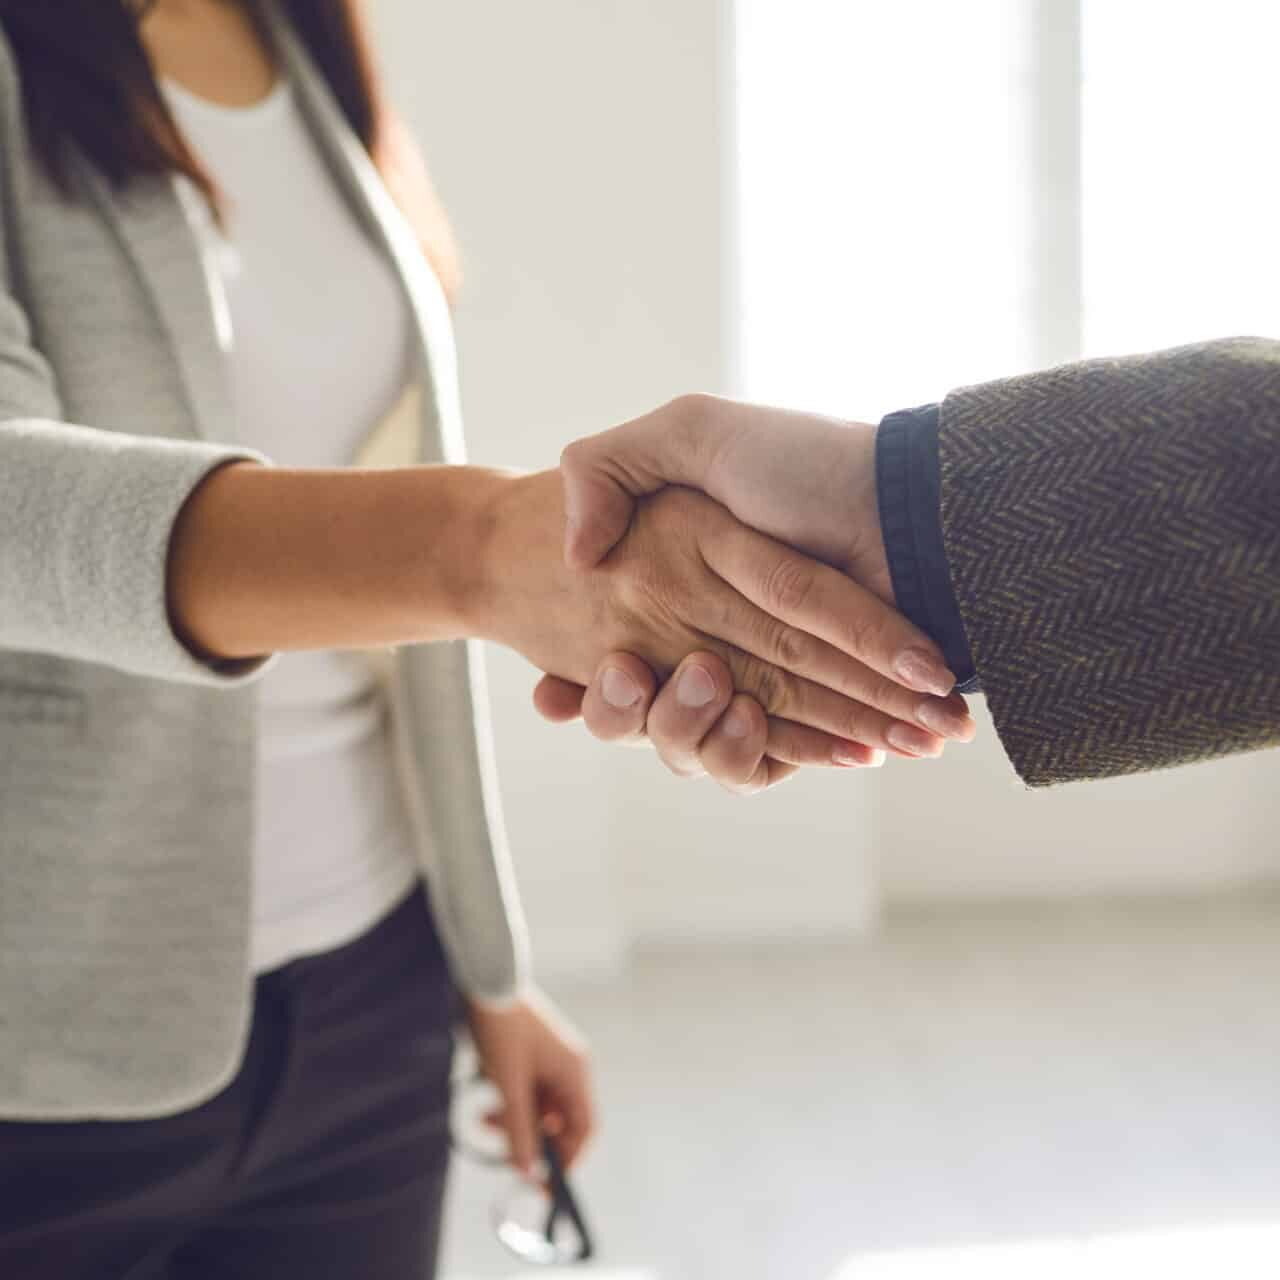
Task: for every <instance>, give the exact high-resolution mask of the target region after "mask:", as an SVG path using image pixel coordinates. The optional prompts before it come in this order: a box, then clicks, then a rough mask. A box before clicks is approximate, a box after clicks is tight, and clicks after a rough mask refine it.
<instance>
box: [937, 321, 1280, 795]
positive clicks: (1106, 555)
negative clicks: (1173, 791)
mask: <svg viewBox="0 0 1280 1280" xmlns="http://www.w3.org/2000/svg"><path fill="white" fill-rule="evenodd" d="M939 452H940V462H941V475H942V524H943V536H944V539H945V543H946V549H947V555H948V557H949V560H950V565H951V572H952V578H953V581H954V584H955V590H956V597H957V601H958V603H959V606H960V612H961V616H962V618H963V620H964V624H965V629H966V631H967V633H968V637H969V643H970V648H971V652H972V655H973V659H974V664H975V666H976V667H977V670H978V674H979V675H980V676H981V679H982V686H983V689H984V690H985V691H986V695H987V699H988V702H989V704H990V707H991V712H992V716H993V718H994V720H995V724H996V728H997V730H998V732H999V734H1000V740H1001V742H1002V743H1003V745H1004V747H1005V749H1006V750H1007V751H1008V754H1009V757H1010V759H1011V760H1012V762H1013V765H1014V768H1015V769H1016V770H1017V772H1018V774H1019V776H1020V777H1021V778H1022V779H1023V781H1024V782H1026V783H1027V784H1028V785H1030V786H1033V787H1040V786H1048V785H1051V784H1053V783H1059V782H1071V781H1076V780H1081V779H1086V778H1102V777H1109V776H1114V775H1117V774H1125V773H1134V772H1138V771H1141V770H1147V769H1159V768H1164V767H1166V766H1169V765H1175V764H1181V763H1186V762H1189V761H1193V760H1205V759H1208V758H1210V757H1213V756H1222V755H1227V754H1229V753H1232V752H1238V751H1250V750H1254V749H1257V748H1260V747H1267V746H1272V745H1275V744H1277V743H1280V342H1275V341H1271V340H1268V339H1262V338H1231V339H1225V340H1222V341H1217V342H1208V343H1203V344H1199V345H1196V346H1188V347H1179V348H1176V349H1174V350H1171V351H1163V352H1157V353H1155V354H1153V355H1144V356H1136V357H1128V358H1124V359H1114V360H1093V361H1088V362H1086V363H1083V364H1076V365H1068V366H1064V367H1063V368H1060V369H1051V370H1048V371H1047V372H1044V373H1036V374H1031V375H1029V376H1026V377H1020V378H1010V379H1007V380H1004V381H1000V382H992V383H987V384H984V385H982V386H976V387H968V388H964V389H962V390H960V391H956V392H954V393H952V394H951V395H950V396H948V397H947V399H946V400H945V401H944V402H943V405H942V410H941V418H940V433H939Z"/></svg>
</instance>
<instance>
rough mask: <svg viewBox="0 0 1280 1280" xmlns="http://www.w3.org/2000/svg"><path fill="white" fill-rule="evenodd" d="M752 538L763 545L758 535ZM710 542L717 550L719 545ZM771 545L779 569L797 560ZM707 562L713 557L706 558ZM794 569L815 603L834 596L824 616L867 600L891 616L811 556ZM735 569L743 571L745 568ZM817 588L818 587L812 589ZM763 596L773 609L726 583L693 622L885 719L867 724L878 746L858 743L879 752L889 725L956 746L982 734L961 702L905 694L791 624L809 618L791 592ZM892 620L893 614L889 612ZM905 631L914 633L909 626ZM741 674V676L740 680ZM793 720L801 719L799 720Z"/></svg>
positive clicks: (707, 597)
mask: <svg viewBox="0 0 1280 1280" xmlns="http://www.w3.org/2000/svg"><path fill="white" fill-rule="evenodd" d="M751 536H752V537H756V535H754V534H753V535H751ZM711 541H712V542H715V541H716V539H711ZM764 541H765V547H764V548H763V552H764V554H765V555H766V558H767V557H768V556H769V555H774V556H775V562H778V561H777V558H776V557H777V555H781V556H783V557H792V555H793V553H792V552H790V551H789V550H788V549H786V548H782V549H781V550H780V551H778V552H777V553H776V554H775V552H774V550H773V548H774V547H776V546H777V544H770V543H769V542H768V540H764ZM755 550H756V554H757V555H760V554H761V552H762V548H760V547H756V548H755ZM704 554H706V553H705V551H704ZM795 561H796V563H797V565H798V566H800V567H799V569H797V572H803V573H805V574H812V575H813V576H812V577H811V578H810V580H809V581H810V584H811V585H810V586H808V587H805V588H804V591H805V592H806V593H808V597H809V598H810V599H814V598H816V597H817V594H818V592H819V591H820V590H825V589H827V588H828V587H830V589H831V594H830V596H829V600H830V603H827V604H822V603H820V604H819V605H818V607H817V608H818V613H819V614H823V613H830V614H834V613H835V612H836V611H838V609H839V608H853V609H855V610H856V609H857V608H859V607H861V604H862V603H863V601H864V598H865V601H866V602H869V606H868V607H870V608H872V609H873V610H874V612H875V613H876V614H877V615H878V614H879V613H880V612H881V611H883V610H886V609H887V606H885V605H884V604H883V603H882V602H881V601H880V600H878V599H876V597H874V596H872V595H870V593H868V592H863V591H862V588H860V587H858V586H856V585H855V584H854V583H851V582H849V581H848V580H847V579H846V578H844V576H843V575H841V574H839V573H836V572H835V570H833V569H829V568H828V567H827V566H826V565H823V564H819V563H818V562H817V561H814V560H810V559H808V558H807V557H806V556H798V557H795ZM707 562H708V564H709V565H710V566H711V568H712V569H713V570H714V569H716V565H715V564H712V562H711V557H710V556H708V557H707ZM736 567H737V568H739V569H740V568H741V567H742V566H740V565H739V566H736ZM827 574H830V575H831V578H832V579H833V580H834V581H833V582H829V581H828V580H827V579H826V577H825V575H827ZM774 581H776V579H775V580H774ZM815 582H816V583H817V584H818V585H816V586H814V585H812V584H813V583H815ZM757 585H758V584H757ZM845 588H848V589H849V590H851V591H853V592H854V593H855V595H854V597H853V598H852V601H850V600H849V599H846V598H845V597H844V595H843V591H844V589H845ZM859 593H860V594H859ZM757 595H758V596H759V597H760V598H761V599H768V600H770V602H771V603H770V604H769V605H765V604H761V603H759V602H758V601H757V600H752V599H750V598H749V597H747V596H745V595H742V594H740V593H739V592H738V591H737V590H736V588H735V587H734V586H733V584H732V583H730V582H728V581H726V580H725V579H723V578H720V579H719V580H718V581H716V582H714V583H713V585H711V586H710V587H707V588H705V589H703V590H702V591H701V593H700V594H699V597H698V599H697V601H696V605H695V610H694V614H693V617H692V619H691V620H692V621H694V622H695V623H696V624H698V625H700V626H701V627H702V628H703V629H704V630H705V631H707V632H708V633H709V634H711V635H715V636H717V637H719V638H720V639H722V640H725V641H728V642H729V643H730V644H733V645H736V646H737V647H738V648H740V649H743V650H745V651H746V652H748V653H751V654H754V655H755V656H756V657H757V658H760V659H763V660H764V661H765V662H767V663H770V664H772V665H773V666H775V667H778V668H781V669H782V670H784V671H786V672H789V673H791V674H792V675H797V676H803V677H805V678H806V679H808V680H811V681H813V682H814V683H816V684H819V685H822V686H825V687H826V688H827V689H830V690H833V691H834V692H835V693H837V694H841V695H843V696H844V697H845V698H846V699H851V700H853V701H855V702H858V703H861V704H862V705H863V706H865V707H867V708H871V709H875V710H876V711H878V712H880V713H882V714H881V716H880V718H879V720H877V719H876V718H875V717H869V718H868V723H871V724H876V723H879V724H880V736H878V737H877V738H875V739H874V740H872V739H868V738H857V739H855V740H856V741H861V742H869V743H870V744H871V745H873V746H877V747H886V746H888V745H890V744H888V743H887V742H886V740H885V737H884V731H885V730H886V729H887V727H888V723H889V721H890V720H898V721H901V722H903V723H904V724H909V725H915V726H917V727H918V728H921V729H925V730H927V731H928V732H929V733H930V734H933V735H935V736H938V737H947V738H953V739H955V740H957V741H961V742H967V741H969V740H970V739H971V738H972V737H973V736H974V734H975V733H976V732H977V727H976V725H975V724H974V723H973V719H972V717H971V716H970V715H969V713H968V709H967V708H965V707H963V703H962V702H961V703H956V702H955V701H953V700H950V699H949V698H942V697H935V696H933V695H928V694H924V695H922V694H920V693H916V692H913V691H911V690H910V689H906V688H904V687H903V686H902V685H900V684H898V683H896V682H895V681H894V680H892V679H890V678H888V677H886V676H885V675H883V674H881V673H880V672H878V671H876V670H875V669H873V668H872V667H870V666H868V665H867V664H865V663H863V662H861V661H859V660H858V659H856V658H852V657H850V656H849V655H848V654H847V653H845V652H842V651H841V650H840V649H838V648H836V646H834V645H832V644H830V643H828V642H827V641H826V640H824V639H822V638H820V637H819V636H818V635H817V634H816V633H813V632H810V631H807V630H805V629H804V628H803V627H802V626H800V625H798V624H797V623H795V622H794V621H789V620H788V619H787V618H786V617H785V616H784V614H785V612H786V610H787V609H788V608H790V609H791V613H792V617H793V618H794V617H796V616H800V615H801V614H803V610H800V611H797V610H796V608H795V607H794V606H795V602H796V600H797V599H798V598H799V597H798V596H796V595H788V593H787V590H786V588H783V587H778V586H776V585H775V586H771V587H767V588H763V589H761V590H758V591H757ZM888 612H890V613H892V612H893V611H892V610H888ZM826 625H827V627H828V629H829V630H830V628H831V625H832V624H831V622H830V620H829V618H828V621H827V623H826ZM875 625H876V624H874V623H873V624H872V632H874V630H875ZM906 625H908V626H910V624H909V623H908V624H906ZM846 630H847V631H848V632H849V634H852V624H850V625H848V626H846ZM868 634H871V633H868ZM857 643H858V644H859V645H863V647H867V648H871V647H874V644H875V643H876V642H875V641H868V642H865V644H864V642H862V641H858V642H857ZM853 647H856V646H853ZM736 674H737V673H736V672H735V676H736ZM735 683H736V681H735ZM737 687H738V689H739V690H740V691H741V692H746V693H754V692H755V690H753V689H749V688H745V687H744V686H743V685H741V684H740V683H738V686H737ZM765 709H766V710H767V711H770V712H773V713H774V714H782V715H785V714H787V713H786V711H785V710H783V709H782V708H780V707H777V706H769V705H768V704H765ZM885 717H888V719H885ZM791 718H792V719H802V717H799V716H792V717H791ZM816 727H818V728H824V729H827V730H828V731H829V732H833V733H841V732H842V730H840V729H838V728H836V727H834V726H833V725H831V724H821V725H817V726H816Z"/></svg>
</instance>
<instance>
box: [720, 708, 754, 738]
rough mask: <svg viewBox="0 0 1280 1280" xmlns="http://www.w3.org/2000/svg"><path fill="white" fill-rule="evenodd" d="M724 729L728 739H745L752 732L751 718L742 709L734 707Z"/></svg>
mask: <svg viewBox="0 0 1280 1280" xmlns="http://www.w3.org/2000/svg"><path fill="white" fill-rule="evenodd" d="M723 728H724V734H725V737H726V738H745V737H746V736H747V734H749V733H750V732H751V717H750V716H749V715H748V714H747V713H746V712H745V711H743V710H742V708H741V707H732V708H730V711H729V714H728V715H727V716H725V718H724V725H723Z"/></svg>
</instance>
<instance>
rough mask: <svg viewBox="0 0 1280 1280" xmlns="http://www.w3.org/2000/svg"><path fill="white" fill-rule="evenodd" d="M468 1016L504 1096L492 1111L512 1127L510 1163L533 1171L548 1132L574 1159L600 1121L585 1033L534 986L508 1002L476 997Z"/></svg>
mask: <svg viewBox="0 0 1280 1280" xmlns="http://www.w3.org/2000/svg"><path fill="white" fill-rule="evenodd" d="M467 1022H468V1024H469V1026H470V1029H471V1038H472V1040H473V1041H474V1042H475V1046H476V1052H477V1053H478V1054H479V1056H480V1065H481V1067H482V1069H483V1071H484V1074H485V1076H486V1078H487V1079H488V1080H489V1081H490V1082H491V1083H492V1084H493V1085H494V1086H495V1087H496V1088H497V1090H498V1092H499V1094H501V1096H502V1109H501V1110H500V1111H499V1112H497V1113H496V1114H495V1115H494V1116H492V1117H491V1119H492V1120H493V1122H494V1123H495V1124H497V1125H499V1126H500V1127H501V1128H502V1129H503V1130H504V1132H505V1133H506V1135H507V1142H508V1145H509V1147H510V1152H511V1163H512V1164H513V1165H514V1166H515V1168H516V1169H518V1170H519V1171H520V1172H521V1173H522V1174H523V1175H524V1176H525V1177H530V1176H532V1174H533V1170H534V1166H535V1165H536V1163H537V1161H538V1159H539V1153H540V1148H541V1135H542V1134H543V1133H548V1134H550V1135H551V1136H552V1137H554V1138H555V1140H556V1146H557V1149H558V1151H559V1153H560V1157H561V1159H562V1160H563V1161H564V1163H565V1166H566V1167H568V1166H570V1165H572V1164H573V1163H574V1161H575V1160H577V1159H578V1157H579V1156H580V1155H581V1154H582V1151H583V1148H584V1147H585V1145H586V1143H587V1142H588V1140H589V1139H590V1138H591V1136H592V1135H593V1134H594V1133H595V1131H596V1127H597V1125H596V1118H595V1106H594V1103H593V1102H592V1098H591V1061H590V1058H589V1057H588V1054H587V1049H586V1042H585V1041H584V1040H583V1038H582V1036H581V1035H580V1034H579V1033H578V1032H577V1031H576V1030H575V1029H574V1028H573V1027H572V1026H571V1025H570V1023H569V1022H568V1020H567V1019H566V1018H565V1017H564V1015H563V1014H561V1013H560V1012H559V1011H558V1010H557V1009H556V1008H555V1007H554V1006H553V1005H552V1004H551V1002H550V1000H548V999H547V998H546V996H544V995H542V994H541V993H540V992H536V991H535V992H532V993H530V994H529V995H527V996H526V997H525V998H524V999H523V1000H521V1001H520V1002H519V1003H517V1004H514V1005H512V1006H510V1007H506V1006H502V1007H499V1006H494V1005H485V1004H481V1003H479V1002H477V1001H472V1002H471V1003H470V1004H469V1005H468V1008H467Z"/></svg>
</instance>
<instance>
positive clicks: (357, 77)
mask: <svg viewBox="0 0 1280 1280" xmlns="http://www.w3.org/2000/svg"><path fill="white" fill-rule="evenodd" d="M242 2H243V3H244V4H245V7H246V9H248V11H249V12H250V13H251V14H253V13H256V10H257V5H258V3H259V0H242ZM151 3H152V0H0V25H3V27H4V30H5V33H6V34H7V35H8V37H9V41H10V43H11V45H12V46H13V50H14V54H15V56H16V58H17V61H18V67H19V71H20V73H21V79H22V91H23V100H24V105H25V108H26V113H27V127H28V130H29V133H30V137H31V141H32V145H33V147H34V148H35V151H36V154H37V155H38V156H39V158H40V160H41V161H42V162H43V164H44V165H45V167H46V168H47V169H48V171H49V173H50V174H51V175H52V177H53V179H54V181H55V182H56V183H57V184H58V185H59V186H60V187H61V188H62V189H63V190H64V191H65V192H67V193H68V194H71V193H72V192H73V181H72V167H71V164H70V162H69V161H70V156H71V153H72V151H73V150H76V151H79V152H81V153H82V154H83V155H84V156H85V157H86V158H87V159H88V160H89V161H90V163H92V164H93V165H94V166H95V167H96V168H97V169H98V170H99V171H100V172H101V173H102V174H104V175H105V176H106V178H107V179H108V180H109V181H110V182H111V183H112V184H113V185H115V186H117V187H122V186H125V185H127V184H128V183H129V182H130V181H131V180H133V179H135V178H139V177H143V176H146V175H149V174H150V175H156V174H166V173H178V174H182V175H184V176H185V177H187V178H189V179H190V180H191V181H192V182H193V183H195V185H196V186H197V187H198V188H199V189H200V190H201V191H202V192H203V193H204V194H205V197H206V198H207V199H208V200H209V202H210V204H211V205H212V206H213V207H214V209H215V210H217V209H218V208H219V200H218V192H217V189H216V186H215V184H214V182H213V181H212V179H211V178H210V176H209V174H208V173H207V172H206V171H205V169H204V167H203V166H202V165H201V163H200V159H199V157H198V156H196V155H195V153H194V152H193V151H192V150H191V148H190V147H189V146H188V144H187V141H186V139H185V138H184V137H183V135H182V132H181V130H180V129H179V128H178V126H177V124H176V122H175V121H174V119H173V116H172V114H171V113H170V111H169V109H168V105H167V104H166V102H165V100H164V96H163V95H162V93H161V92H160V88H159V86H158V85H157V83H156V78H155V73H154V71H153V69H152V66H151V62H150V60H149V58H148V57H147V53H146V50H145V48H144V47H143V44H142V40H141V38H140V36H139V34H138V23H139V21H140V20H141V18H142V16H143V15H144V14H145V11H146V10H147V9H149V8H150V7H151ZM281 3H282V7H283V9H284V11H285V14H286V15H287V17H288V19H289V21H290V22H291V23H292V25H293V27H294V29H295V30H296V31H297V33H298V35H299V36H300V37H301V39H302V42H303V43H304V44H305V45H306V47H307V50H308V52H309V53H310V55H311V58H312V60H313V61H314V62H315V63H316V65H317V66H318V67H319V69H320V72H321V74H322V75H323V76H324V78H325V79H326V80H327V81H328V83H329V86H330V88H331V89H332V91H333V94H334V97H335V98H336V99H337V101H338V105H339V106H340V107H341V109H342V112H343V114H344V115H345V116H346V118H347V121H348V123H349V124H350V125H351V128H352V129H353V130H354V132H355V134H356V136H357V137H358V138H359V139H360V141H361V142H362V143H363V144H364V146H365V147H366V148H367V150H368V151H369V153H370V155H371V156H372V157H373V159H374V162H375V163H376V164H377V166H378V168H379V169H380V170H381V171H382V174H383V177H384V178H385V179H386V180H387V185H388V186H389V187H390V188H391V191H392V194H393V195H394V196H395V197H396V199H397V201H398V202H399V204H400V206H401V208H402V209H403V210H404V212H405V214H406V215H407V216H408V218H409V220H410V222H411V223H412V224H413V225H414V227H415V229H416V231H417V233H418V237H419V240H420V241H421V243H422V246H423V249H424V251H425V252H426V254H427V256H428V257H429V258H430V259H431V262H432V265H433V266H434V267H435V268H436V270H437V272H438V273H439V274H440V276H441V279H442V282H443V283H444V285H445V288H446V291H448V292H449V293H450V294H452V292H453V290H454V287H455V286H456V284H457V276H458V271H457V258H456V250H455V248H454V243H453V238H452V235H451V233H450V230H449V225H448V222H447V220H446V218H445V216H444V211H443V209H442V208H441V206H440V204H439V201H438V200H437V199H436V196H435V192H434V190H433V189H432V187H431V183H430V180H429V179H428V177H427V173H426V169H425V166H424V165H423V164H422V161H421V157H420V156H419V155H418V153H417V150H416V148H415V147H414V145H413V143H412V141H411V140H410V138H409V135H408V133H407V132H406V131H405V129H404V128H403V127H402V126H401V124H400V122H399V120H398V119H396V118H395V116H394V115H393V114H392V112H391V111H390V109H389V107H388V105H387V102H386V100H385V98H384V95H383V91H382V85H381V82H380V80H379V79H378V76H377V74H376V69H375V66H374V62H373V58H372V56H371V52H370V45H369V39H368V29H367V25H366V22H365V18H364V14H363V12H362V10H361V6H360V3H359V0H281Z"/></svg>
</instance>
